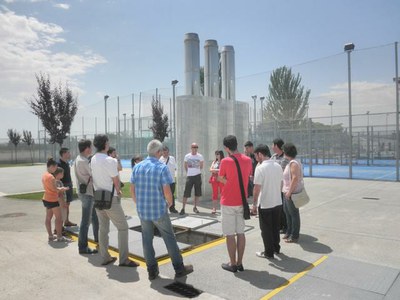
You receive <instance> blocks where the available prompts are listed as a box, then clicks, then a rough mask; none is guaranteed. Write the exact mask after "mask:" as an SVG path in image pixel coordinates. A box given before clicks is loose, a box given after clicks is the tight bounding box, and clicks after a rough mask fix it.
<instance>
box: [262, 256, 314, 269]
mask: <svg viewBox="0 0 400 300" xmlns="http://www.w3.org/2000/svg"><path fill="white" fill-rule="evenodd" d="M275 257H276V258H275V259H271V260H269V266H271V267H273V268H275V269H278V270H281V271H282V272H287V273H299V272H301V271H304V269H306V268H307V267H309V266H310V264H311V263H309V262H307V261H304V260H301V259H298V258H294V257H289V256H287V255H285V254H283V253H280V254H278V255H276V256H275Z"/></svg>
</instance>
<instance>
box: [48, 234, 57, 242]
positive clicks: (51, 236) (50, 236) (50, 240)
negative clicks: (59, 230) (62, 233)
mask: <svg viewBox="0 0 400 300" xmlns="http://www.w3.org/2000/svg"><path fill="white" fill-rule="evenodd" d="M56 238H57V237H56V236H55V235H49V242H52V241H54V240H55V239H56Z"/></svg>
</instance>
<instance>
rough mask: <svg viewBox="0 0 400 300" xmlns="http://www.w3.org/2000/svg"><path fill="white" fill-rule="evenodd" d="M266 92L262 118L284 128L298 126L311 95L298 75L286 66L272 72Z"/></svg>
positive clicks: (305, 111) (303, 116)
mask: <svg viewBox="0 0 400 300" xmlns="http://www.w3.org/2000/svg"><path fill="white" fill-rule="evenodd" d="M268 91H269V94H268V97H267V104H266V107H265V110H264V111H263V112H262V113H263V116H264V117H265V118H266V119H267V120H270V121H272V120H277V121H278V122H279V124H281V125H283V126H284V127H289V128H290V127H291V128H295V127H296V126H298V125H300V124H301V122H302V121H303V120H304V118H305V115H306V113H307V109H308V98H309V96H310V93H311V90H309V89H307V90H305V89H304V86H303V85H301V76H300V74H297V75H295V74H293V73H292V70H291V69H290V68H287V67H286V66H283V67H281V68H278V69H276V70H274V71H273V72H272V74H271V77H270V84H269V86H268Z"/></svg>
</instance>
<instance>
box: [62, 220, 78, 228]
mask: <svg viewBox="0 0 400 300" xmlns="http://www.w3.org/2000/svg"><path fill="white" fill-rule="evenodd" d="M64 226H65V227H72V226H76V224H75V223H72V222H71V221H68V222H65V223H64Z"/></svg>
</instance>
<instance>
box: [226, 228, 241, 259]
mask: <svg viewBox="0 0 400 300" xmlns="http://www.w3.org/2000/svg"><path fill="white" fill-rule="evenodd" d="M245 246H246V237H245V235H244V234H243V233H242V234H237V235H236V237H235V236H234V235H227V236H226V247H227V248H228V254H229V260H230V264H231V266H236V265H241V264H242V260H243V254H244V249H245ZM236 255H237V256H236Z"/></svg>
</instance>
